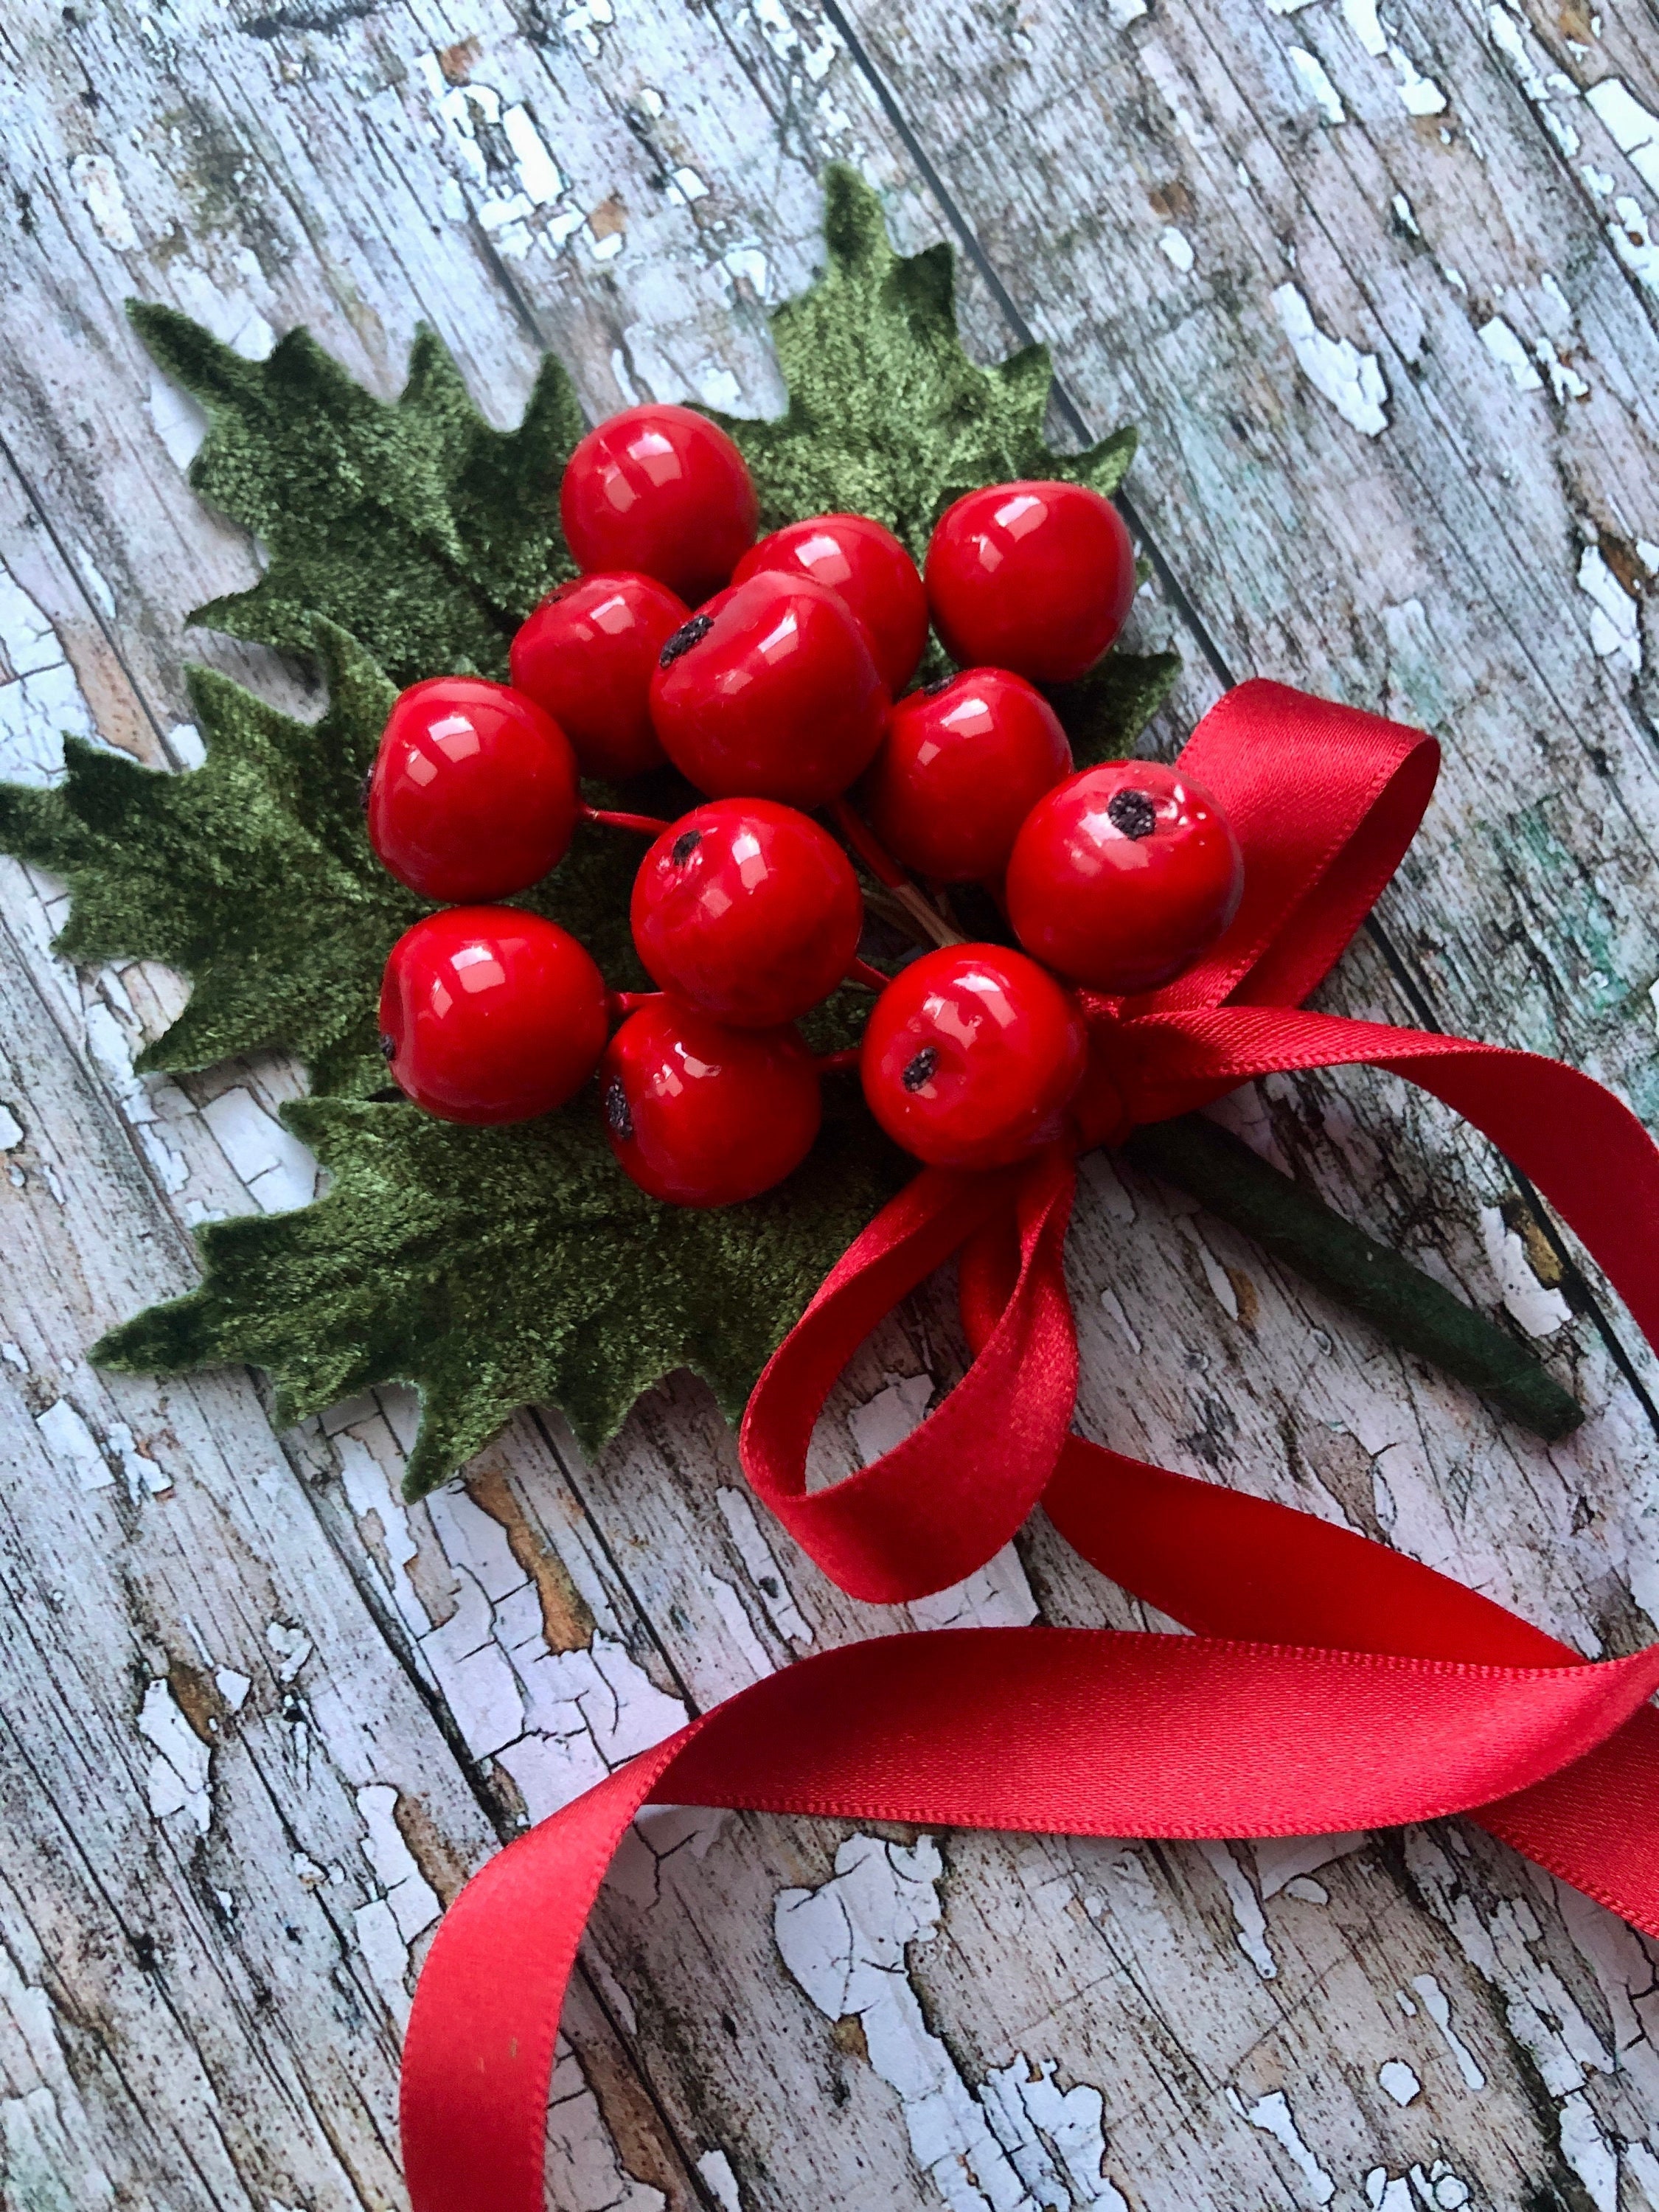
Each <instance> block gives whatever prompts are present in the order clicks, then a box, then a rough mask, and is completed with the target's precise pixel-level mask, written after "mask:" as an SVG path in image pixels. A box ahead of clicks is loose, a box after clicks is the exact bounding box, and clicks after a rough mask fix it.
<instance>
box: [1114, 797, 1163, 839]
mask: <svg viewBox="0 0 1659 2212" xmlns="http://www.w3.org/2000/svg"><path fill="white" fill-rule="evenodd" d="M1106 819H1107V820H1108V821H1109V823H1111V825H1112V827H1113V829H1115V830H1117V831H1119V832H1120V833H1121V835H1122V836H1125V837H1150V836H1152V832H1153V830H1154V829H1157V827H1158V809H1157V808H1156V807H1155V806H1154V805H1152V800H1151V799H1150V798H1149V797H1148V796H1147V794H1146V793H1145V792H1144V791H1115V792H1114V793H1112V795H1111V797H1110V799H1108V800H1107V802H1106Z"/></svg>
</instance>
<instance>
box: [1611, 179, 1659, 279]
mask: <svg viewBox="0 0 1659 2212" xmlns="http://www.w3.org/2000/svg"><path fill="white" fill-rule="evenodd" d="M1608 182H1609V183H1611V182H1612V179H1608ZM1613 214H1614V216H1615V218H1616V220H1615V221H1613V222H1609V223H1608V225H1607V236H1608V237H1609V238H1610V239H1611V240H1612V241H1613V252H1615V253H1616V254H1617V255H1618V256H1619V258H1620V260H1621V261H1622V262H1623V263H1624V264H1625V266H1626V269H1628V270H1630V272H1631V274H1632V276H1634V277H1635V278H1636V279H1637V280H1638V283H1643V284H1645V285H1646V286H1647V288H1648V289H1649V291H1650V292H1652V293H1654V294H1655V295H1659V240H1656V239H1655V237H1654V235H1653V233H1652V230H1651V229H1650V227H1649V223H1648V218H1647V216H1646V214H1645V213H1644V210H1643V208H1642V205H1641V203H1640V202H1639V201H1638V200H1633V199H1631V198H1629V197H1625V198H1621V199H1619V200H1615V201H1614V203H1613Z"/></svg>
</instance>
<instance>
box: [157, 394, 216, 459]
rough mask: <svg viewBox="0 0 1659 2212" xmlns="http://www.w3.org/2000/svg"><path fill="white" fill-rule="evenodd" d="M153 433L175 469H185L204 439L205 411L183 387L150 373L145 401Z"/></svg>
mask: <svg viewBox="0 0 1659 2212" xmlns="http://www.w3.org/2000/svg"><path fill="white" fill-rule="evenodd" d="M146 404H147V405H148V407H149V419H150V421H151V422H153V423H154V424H155V435H156V436H157V437H158V438H159V439H160V440H161V443H162V444H163V446H165V447H166V448H167V458H168V459H169V460H170V461H171V462H172V463H173V466H174V467H175V468H178V469H187V468H188V467H189V466H190V465H191V462H192V461H193V460H194V459H196V456H197V453H200V452H201V450H202V447H203V446H204V443H205V442H206V440H207V434H208V418H207V410H206V409H205V408H204V407H203V406H201V405H200V404H198V403H197V401H196V400H195V399H194V398H191V394H190V393H189V392H186V391H185V389H184V388H183V386H180V385H177V384H173V383H171V382H169V380H167V378H166V377H165V376H162V375H161V374H155V373H152V374H151V377H150V380H149V400H148V402H147V403H146Z"/></svg>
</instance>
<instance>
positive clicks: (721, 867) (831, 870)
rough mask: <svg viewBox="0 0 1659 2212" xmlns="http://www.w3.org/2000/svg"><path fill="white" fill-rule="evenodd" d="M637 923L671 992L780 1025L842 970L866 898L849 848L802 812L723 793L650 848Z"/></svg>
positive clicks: (634, 912)
mask: <svg viewBox="0 0 1659 2212" xmlns="http://www.w3.org/2000/svg"><path fill="white" fill-rule="evenodd" d="M631 920H632V921H633V925H634V943H635V946H636V947H637V948H638V951H639V956H640V957H641V960H642V961H644V963H645V964H646V966H647V969H649V970H650V972H651V975H652V976H653V978H654V980H655V981H657V982H659V983H660V984H661V985H662V987H663V988H664V990H665V991H672V992H673V993H674V994H676V996H677V997H678V998H680V999H682V1000H684V1001H685V1003H686V1004H687V1005H689V1006H696V1007H697V1008H698V1009H699V1011H700V1012H703V1013H706V1014H712V1015H714V1018H716V1020H718V1021H722V1022H729V1023H731V1024H732V1025H733V1026H734V1027H736V1028H738V1029H744V1030H747V1029H775V1028H776V1027H777V1026H778V1025H779V1024H781V1023H783V1022H792V1021H793V1020H794V1019H795V1018H796V1017H797V1015H799V1014H804V1013H805V1012H806V1010H807V1008H808V1007H809V1006H817V1003H818V1001H819V1000H820V999H823V998H826V997H828V995H829V993H830V992H831V991H833V990H834V989H835V987H836V984H837V983H839V982H840V981H842V977H843V976H844V975H846V973H847V970H848V965H849V964H850V963H851V961H852V958H853V955H854V952H855V951H857V950H858V941H859V933H860V929H861V928H862V927H863V924H864V902H863V900H862V898H861V897H860V895H859V886H858V878H857V877H856V876H854V873H853V867H852V863H851V862H850V861H849V860H848V857H847V855H846V854H845V853H843V852H842V848H841V847H840V846H839V845H838V844H836V841H835V839H834V838H833V837H831V836H827V835H826V834H825V832H824V831H823V830H822V829H819V827H818V825H817V823H816V822H813V821H811V819H809V817H807V816H806V815H805V814H798V813H797V812H796V811H795V810H794V808H793V806H778V805H775V804H774V803H773V802H772V800H770V799H714V800H711V801H710V803H709V804H708V805H707V806H699V807H698V808H696V811H694V812H692V813H690V814H687V815H684V816H682V817H681V818H680V820H679V821H678V822H676V823H673V824H672V826H671V828H669V829H665V831H664V832H663V834H662V836H660V837H659V838H658V840H657V842H656V843H655V844H654V845H653V847H652V848H651V850H650V851H649V852H648V853H647V854H646V856H645V858H644V860H642V861H641V863H640V872H639V873H638V875H637V876H635V878H634V899H633V905H632V909H631Z"/></svg>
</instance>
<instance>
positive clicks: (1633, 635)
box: [1578, 545, 1642, 676]
mask: <svg viewBox="0 0 1659 2212" xmlns="http://www.w3.org/2000/svg"><path fill="white" fill-rule="evenodd" d="M1578 588H1579V590H1580V591H1581V592H1588V593H1589V596H1590V598H1591V599H1593V600H1594V601H1595V608H1594V611H1592V613H1591V615H1590V622H1589V636H1590V650H1591V651H1592V652H1593V653H1595V656H1596V658H1597V659H1598V660H1618V661H1622V662H1623V664H1624V665H1625V666H1626V668H1627V669H1628V670H1629V671H1630V673H1631V674H1632V676H1637V675H1639V674H1640V673H1641V669H1642V634H1641V629H1640V627H1639V625H1638V616H1637V607H1636V602H1635V600H1634V599H1632V597H1631V595H1630V593H1629V592H1627V591H1626V589H1625V587H1624V586H1623V585H1622V584H1621V583H1620V580H1619V579H1618V577H1617V576H1615V575H1614V574H1613V571H1612V569H1611V568H1608V566H1607V562H1605V561H1604V560H1603V559H1602V557H1601V549H1600V548H1599V547H1598V546H1595V545H1587V546H1586V547H1585V548H1584V550H1583V554H1582V556H1580V558H1579V562H1578Z"/></svg>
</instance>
